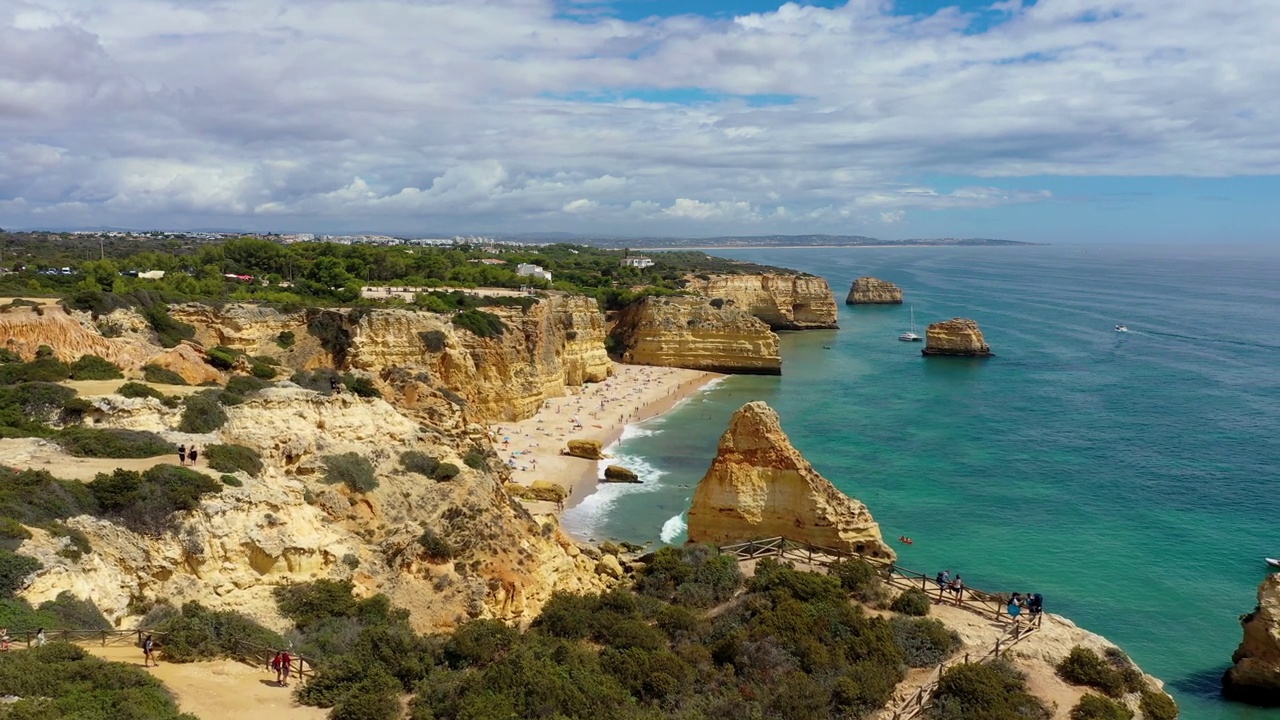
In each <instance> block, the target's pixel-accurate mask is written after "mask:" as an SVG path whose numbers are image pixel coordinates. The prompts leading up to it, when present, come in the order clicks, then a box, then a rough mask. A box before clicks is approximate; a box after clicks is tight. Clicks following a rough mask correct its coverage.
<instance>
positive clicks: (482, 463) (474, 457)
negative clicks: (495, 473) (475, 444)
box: [462, 450, 489, 470]
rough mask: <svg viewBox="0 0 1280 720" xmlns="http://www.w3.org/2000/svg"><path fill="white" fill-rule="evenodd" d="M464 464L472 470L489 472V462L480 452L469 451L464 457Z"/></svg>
mask: <svg viewBox="0 0 1280 720" xmlns="http://www.w3.org/2000/svg"><path fill="white" fill-rule="evenodd" d="M462 464H463V465H466V466H467V467H469V468H471V469H472V470H487V469H488V468H489V462H488V461H487V460H485V457H484V453H482V452H480V451H479V450H468V451H467V454H466V455H464V456H463V457H462Z"/></svg>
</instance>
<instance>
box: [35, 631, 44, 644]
mask: <svg viewBox="0 0 1280 720" xmlns="http://www.w3.org/2000/svg"><path fill="white" fill-rule="evenodd" d="M44 643H45V639H44V628H40V629H39V630H36V647H44Z"/></svg>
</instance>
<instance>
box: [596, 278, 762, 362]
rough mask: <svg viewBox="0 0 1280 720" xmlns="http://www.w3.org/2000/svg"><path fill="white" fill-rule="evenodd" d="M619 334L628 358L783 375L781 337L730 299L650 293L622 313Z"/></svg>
mask: <svg viewBox="0 0 1280 720" xmlns="http://www.w3.org/2000/svg"><path fill="white" fill-rule="evenodd" d="M613 337H614V338H615V339H616V340H617V341H618V344H619V346H620V347H622V348H623V352H622V361H623V362H625V363H628V364H633V365H656V366H658V367H678V368H688V369H690V370H705V371H708V372H719V373H741V374H751V375H781V374H782V356H781V355H779V354H778V336H777V335H776V334H774V332H773V331H772V330H770V329H769V326H768V325H766V324H765V323H764V322H762V321H761V320H759V319H757V318H755V317H754V316H752V315H751V313H748V312H747V311H746V310H742V309H739V308H734V307H729V305H728V303H727V302H726V301H724V300H708V299H706V298H701V297H662V298H658V297H648V298H645V299H644V300H641V301H640V302H636V303H632V304H631V305H629V306H627V307H626V308H624V309H623V310H622V311H621V312H619V313H618V318H617V322H616V323H615V324H614V328H613Z"/></svg>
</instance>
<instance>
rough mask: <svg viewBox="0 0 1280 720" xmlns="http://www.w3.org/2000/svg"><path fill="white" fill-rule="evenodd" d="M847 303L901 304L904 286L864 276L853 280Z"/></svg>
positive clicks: (846, 299) (845, 302)
mask: <svg viewBox="0 0 1280 720" xmlns="http://www.w3.org/2000/svg"><path fill="white" fill-rule="evenodd" d="M844 304H845V305H901V304H902V288H900V287H898V286H897V285H894V284H893V283H891V282H889V281H888V280H881V279H879V278H873V277H869V276H865V275H864V276H863V277H860V278H858V279H857V280H854V281H853V286H852V287H850V288H849V296H848V297H846V298H845V300H844Z"/></svg>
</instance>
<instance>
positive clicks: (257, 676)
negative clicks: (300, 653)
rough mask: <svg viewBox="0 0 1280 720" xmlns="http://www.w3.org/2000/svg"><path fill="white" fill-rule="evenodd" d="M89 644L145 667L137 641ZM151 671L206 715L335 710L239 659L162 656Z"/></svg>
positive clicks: (293, 715) (285, 717)
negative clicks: (307, 702)
mask: <svg viewBox="0 0 1280 720" xmlns="http://www.w3.org/2000/svg"><path fill="white" fill-rule="evenodd" d="M83 647H84V648H85V650H88V651H89V652H90V653H92V654H93V655H94V656H96V657H100V658H102V659H103V660H113V661H115V662H122V663H128V664H130V665H133V666H135V667H142V650H140V649H138V648H136V647H125V646H121V645H109V646H107V647H101V646H98V645H93V644H86V645H84V646H83ZM147 672H149V673H151V674H152V675H154V676H155V677H156V678H157V679H159V680H160V681H161V682H163V683H164V685H165V687H166V688H168V689H169V691H170V692H172V693H173V696H174V698H175V699H176V700H177V701H178V709H179V710H181V711H182V712H188V713H191V714H193V715H195V716H196V717H199V718H202V719H203V720H223V719H224V718H239V719H242V720H321V719H322V718H325V717H328V715H329V711H328V710H323V709H321V708H313V707H305V706H302V705H298V704H296V703H295V702H294V701H293V694H292V692H291V690H292V688H291V687H290V688H282V687H277V686H276V684H275V673H273V672H271V671H269V670H266V669H265V668H253V667H250V666H248V665H245V664H244V663H240V662H235V661H233V660H214V661H210V662H197V663H182V664H178V663H167V662H162V663H160V666H159V667H152V668H148V669H147ZM295 682H297V681H295Z"/></svg>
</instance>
